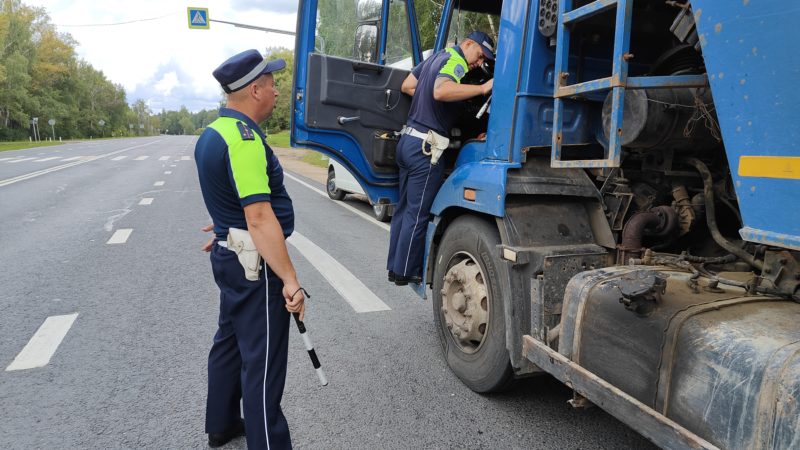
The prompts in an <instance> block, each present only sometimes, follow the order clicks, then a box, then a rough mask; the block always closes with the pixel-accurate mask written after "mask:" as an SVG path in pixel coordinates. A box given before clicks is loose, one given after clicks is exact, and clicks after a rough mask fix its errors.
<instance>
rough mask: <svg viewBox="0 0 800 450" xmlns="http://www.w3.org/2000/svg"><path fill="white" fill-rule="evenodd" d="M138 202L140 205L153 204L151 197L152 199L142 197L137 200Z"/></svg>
mask: <svg viewBox="0 0 800 450" xmlns="http://www.w3.org/2000/svg"><path fill="white" fill-rule="evenodd" d="M139 204H140V205H152V204H153V199H152V198H150V197H146V198H143V199H142V200H141V201H140V202H139Z"/></svg>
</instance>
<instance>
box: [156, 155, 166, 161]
mask: <svg viewBox="0 0 800 450" xmlns="http://www.w3.org/2000/svg"><path fill="white" fill-rule="evenodd" d="M158 160H159V161H169V156H162V157H161V158H158Z"/></svg>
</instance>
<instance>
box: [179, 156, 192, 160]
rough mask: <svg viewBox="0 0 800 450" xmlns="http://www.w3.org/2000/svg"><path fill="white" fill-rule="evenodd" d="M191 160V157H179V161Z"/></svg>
mask: <svg viewBox="0 0 800 450" xmlns="http://www.w3.org/2000/svg"><path fill="white" fill-rule="evenodd" d="M191 160H192V157H191V156H181V161H191Z"/></svg>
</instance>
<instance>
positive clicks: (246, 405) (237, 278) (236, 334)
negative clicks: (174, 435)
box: [195, 50, 305, 449]
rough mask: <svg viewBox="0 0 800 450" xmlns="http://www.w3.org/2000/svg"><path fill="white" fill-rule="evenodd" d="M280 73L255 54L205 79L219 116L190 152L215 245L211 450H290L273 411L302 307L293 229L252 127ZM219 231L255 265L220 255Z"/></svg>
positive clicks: (267, 108)
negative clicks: (231, 445)
mask: <svg viewBox="0 0 800 450" xmlns="http://www.w3.org/2000/svg"><path fill="white" fill-rule="evenodd" d="M285 66H286V63H285V62H284V61H283V60H282V59H278V60H274V61H266V60H265V59H264V58H263V57H262V56H261V54H260V53H259V52H258V51H257V50H248V51H245V52H242V53H239V54H238V55H235V56H233V57H231V58H230V59H228V60H227V61H225V62H224V63H222V65H220V66H219V67H218V68H217V69H216V70H214V73H213V74H214V77H215V78H216V79H217V81H219V83H220V84H221V85H222V89H223V90H224V91H225V92H226V94H227V99H228V102H227V107H226V108H221V109H220V111H219V118H218V119H217V120H215V121H214V122H213V123H211V124H210V125H208V127H207V128H206V129H205V131H203V134H202V135H201V136H200V138H199V139H198V141H197V144H196V146H195V160H196V162H197V173H198V176H199V178H200V188H201V190H202V193H203V200H204V201H205V204H206V208H207V209H208V212H209V214H210V215H211V218H212V220H213V222H214V233H215V240H214V242H213V245H209V246H207V247H206V248H205V249H206V250H208V251H210V252H211V267H212V270H213V272H214V280H215V281H216V283H217V286H219V289H220V314H219V324H218V325H219V327H218V329H217V332H216V335H215V336H214V343H213V346H212V347H211V351H210V352H209V355H208V401H207V404H206V432H207V433H208V444H209V445H210V446H211V447H219V446H221V445H224V444H225V443H227V442H228V441H230V440H231V439H233V438H235V437H238V436H241V435H244V434H246V436H247V447H248V448H250V449H267V448H271V449H285V448H291V445H292V444H291V438H290V436H289V426H288V424H287V423H286V418H285V417H284V415H283V412H282V411H281V407H280V402H281V397H282V395H283V388H284V384H285V380H286V361H287V346H288V341H289V318H290V314H289V313H290V312H298V313H300V316H301V317H300V318H301V320H302V315H303V312H304V309H305V305H304V296H303V292H302V290H301V289H300V285H299V283H298V281H297V275H296V273H295V269H294V266H293V265H292V261H291V260H290V259H289V254H288V252H287V250H286V243H285V239H286V238H287V237H288V236H289V235H290V234H291V233H292V230H293V229H294V210H293V208H292V201H291V199H290V198H289V195H288V194H287V192H286V188H285V187H284V185H283V169H282V168H281V165H280V163H279V162H278V158H277V157H276V156H275V155H274V154H273V152H272V149H271V148H270V147H269V146H268V145H267V142H266V139H265V137H264V132H263V131H262V130H261V128H260V127H259V125H258V124H259V123H260V122H262V121H264V120H266V119H267V118H268V117H269V116H270V115H271V114H272V111H273V108H274V107H275V99H276V97H277V96H278V92H277V91H276V90H275V84H274V79H273V76H272V72H275V71H278V70H281V69H283V68H284V67H285ZM236 229H239V230H236ZM229 230H230V235H231V237H232V236H234V233H233V232H234V231H238V232H239V233H244V234H245V235H247V234H248V233H247V232H249V237H248V240H249V246H250V248H252V252H251V253H250V254H251V255H252V256H254V259H253V260H252V261H256V262H255V264H252V265H251V266H252V267H250V268H249V269H247V268H246V267H247V266H248V264H245V263H240V259H241V257H242V255H244V254H246V252H247V248H248V245H247V244H245V243H243V242H244V241H242V242H238V241H234V243H233V244H231V245H233V246H234V247H235V248H236V250H235V251H234V248H228V247H229V245H228V244H229V243H231V242H232V241H231V239H230V238H229V236H228V235H229ZM243 230H247V232H246V231H243ZM239 236H241V234H240V235H239ZM239 244H241V245H239ZM255 250H257V253H255ZM240 252H245V253H240ZM259 257H263V259H264V261H265V264H263V267H262V266H261V265H260V259H257V258H259ZM240 400H242V404H243V411H244V420H242V418H240V407H239V401H240Z"/></svg>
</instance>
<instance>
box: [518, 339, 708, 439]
mask: <svg viewBox="0 0 800 450" xmlns="http://www.w3.org/2000/svg"><path fill="white" fill-rule="evenodd" d="M522 339H523V345H522V348H523V352H524V353H525V355H526V356H527V357H528V359H530V360H531V361H533V362H534V364H536V365H537V366H539V367H541V368H542V369H544V370H545V371H546V372H548V373H549V374H551V375H553V376H554V377H556V378H557V379H559V380H561V381H562V382H563V383H564V384H566V385H567V386H569V387H571V388H572V389H573V390H575V391H576V392H577V393H578V394H580V395H581V396H583V397H586V398H587V399H588V400H589V401H591V402H593V403H595V404H599V405H602V407H603V409H604V410H606V411H607V412H609V413H611V415H613V416H614V417H616V418H618V419H619V420H621V421H622V422H624V423H626V424H628V425H629V426H632V427H633V428H634V429H636V430H637V431H639V432H640V433H642V435H644V436H645V437H646V438H648V439H650V440H651V441H653V442H654V443H656V444H657V445H659V446H661V447H663V448H690V449H717V447H716V446H714V445H713V444H711V443H710V442H708V441H706V440H705V439H703V438H701V437H700V436H698V435H696V434H694V433H693V432H691V431H689V430H687V429H686V428H684V427H682V426H681V425H679V424H678V423H677V422H675V421H673V420H671V419H669V418H668V417H666V416H663V415H661V414H659V413H658V412H656V411H654V410H653V409H652V408H650V407H648V406H647V405H645V404H644V403H642V402H640V401H638V400H637V399H635V398H633V397H631V396H630V395H628V394H626V393H625V392H623V391H621V390H620V389H618V388H616V387H614V386H613V385H612V384H610V383H608V382H607V381H605V380H603V379H602V378H600V377H598V376H597V375H595V374H593V373H592V372H590V371H588V370H586V369H584V368H583V367H581V366H580V365H578V364H575V363H574V362H572V361H570V360H569V359H567V358H566V357H564V355H562V354H560V353H558V352H556V351H554V350H553V349H551V348H549V347H548V346H547V345H546V344H544V343H542V342H539V341H537V340H535V339H533V338H532V337H530V336H523V338H522Z"/></svg>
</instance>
